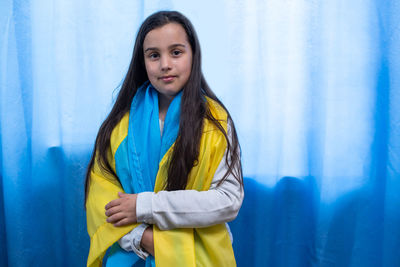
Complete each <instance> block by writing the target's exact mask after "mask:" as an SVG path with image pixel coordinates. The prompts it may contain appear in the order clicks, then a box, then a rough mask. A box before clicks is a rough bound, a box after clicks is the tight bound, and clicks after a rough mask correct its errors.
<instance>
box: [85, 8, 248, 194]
mask: <svg viewBox="0 0 400 267" xmlns="http://www.w3.org/2000/svg"><path fill="white" fill-rule="evenodd" d="M168 23H178V24H179V25H181V26H182V27H183V29H184V30H185V31H186V34H187V38H188V41H189V43H190V46H191V48H192V53H193V58H192V69H191V73H190V76H189V79H188V81H187V83H186V85H185V86H184V87H183V93H182V100H181V114H180V123H179V132H178V137H177V139H176V141H175V144H174V149H173V153H172V156H171V161H170V165H169V169H168V179H167V183H166V185H165V190H168V191H172V190H180V189H185V187H186V184H187V180H188V175H189V172H190V170H191V169H192V168H193V166H194V164H196V160H197V158H198V155H199V147H200V138H201V135H202V127H203V120H204V119H208V120H209V121H211V122H212V123H213V124H214V125H215V126H216V127H217V128H218V129H219V130H220V131H221V132H222V133H223V134H224V136H225V138H226V140H227V153H226V157H225V161H226V164H227V166H228V171H227V172H226V173H225V175H224V177H223V179H222V180H221V182H222V181H224V180H225V179H226V177H227V176H228V175H229V174H232V175H234V177H235V178H236V179H237V180H238V181H239V182H240V184H241V185H243V178H242V166H241V162H240V146H239V142H238V137H237V134H236V130H235V126H234V123H233V121H232V119H231V116H230V115H229V112H228V111H227V109H226V108H225V106H224V105H223V104H222V103H221V101H219V99H218V98H217V97H216V96H215V94H214V93H213V92H212V91H211V89H210V87H209V86H208V84H207V82H206V80H205V79H204V76H203V73H202V71H201V53H200V44H199V40H198V38H197V35H196V32H195V30H194V28H193V25H192V24H191V23H190V21H189V20H188V19H187V18H186V17H185V16H183V15H182V14H181V13H179V12H176V11H160V12H157V13H154V14H152V15H151V16H149V17H148V18H147V19H146V20H145V21H144V22H143V24H142V25H141V27H140V29H139V32H138V34H137V37H136V41H135V46H134V49H133V55H132V60H131V63H130V65H129V69H128V73H127V74H126V77H125V80H124V82H123V84H122V87H121V90H120V92H119V94H118V97H117V99H116V102H115V104H114V106H113V108H112V110H111V112H110V114H109V115H108V116H107V118H106V119H105V121H104V122H103V124H102V125H101V127H100V130H99V133H98V134H97V137H96V142H95V145H94V149H93V154H92V157H91V159H90V163H89V166H88V169H87V173H86V183H85V196H86V197H85V199H86V198H87V195H88V190H89V183H90V172H91V169H92V168H93V165H94V162H95V160H96V161H97V163H98V164H99V166H100V168H101V169H102V170H103V171H105V172H107V173H110V174H112V175H114V176H115V177H116V178H117V179H118V181H119V178H118V176H117V174H116V173H115V172H114V171H113V169H112V168H111V165H110V162H109V161H108V159H107V154H108V151H109V148H110V137H111V132H112V130H113V129H114V127H115V126H116V125H117V123H118V122H119V121H120V120H121V119H122V117H123V116H124V115H125V114H126V113H127V112H128V111H129V109H130V105H131V102H132V99H133V97H134V96H135V94H136V91H137V89H138V88H139V87H140V86H141V85H142V84H143V83H144V82H145V81H147V80H148V77H147V73H146V68H145V64H144V55H143V42H144V39H145V37H146V35H147V33H148V32H150V31H151V30H153V29H155V28H159V27H161V26H164V25H166V24H168ZM204 96H207V97H209V98H211V99H213V100H215V101H216V102H217V103H219V104H220V105H221V106H222V107H223V108H224V109H225V110H226V112H227V114H228V124H229V125H230V130H231V134H230V138H228V135H227V132H226V131H225V130H224V128H223V127H222V125H221V124H220V122H219V121H218V120H217V119H216V118H214V116H213V115H212V114H211V112H210V110H209V108H208V107H207V104H206V101H205V98H204ZM221 182H220V183H221Z"/></svg>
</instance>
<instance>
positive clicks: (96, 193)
mask: <svg viewBox="0 0 400 267" xmlns="http://www.w3.org/2000/svg"><path fill="white" fill-rule="evenodd" d="M181 94H182V92H181V93H179V94H178V95H177V96H175V98H174V100H173V101H172V102H171V104H170V106H169V108H168V111H167V115H166V118H165V122H164V129H163V135H162V136H161V135H160V128H159V120H158V94H157V91H156V90H155V89H154V88H153V87H152V86H151V84H150V83H149V82H146V83H145V84H144V85H143V86H142V87H140V88H139V89H138V91H137V93H136V95H135V97H134V99H133V101H132V105H131V109H130V112H129V113H127V114H125V116H124V117H123V118H122V119H121V121H120V122H119V123H118V124H117V126H116V127H115V128H114V130H113V131H112V134H111V140H110V147H109V151H108V159H109V162H110V164H111V167H112V168H113V170H114V172H115V173H116V174H117V175H118V178H119V180H120V181H121V184H120V183H119V182H118V180H117V179H116V178H115V177H114V176H112V175H111V174H109V173H107V172H105V171H103V170H102V169H101V168H100V166H99V165H98V163H97V161H95V163H94V166H93V168H92V170H91V177H90V178H91V179H90V184H89V192H88V197H87V201H86V215H87V229H88V233H89V236H90V250H89V256H88V260H87V266H90V267H92V266H102V263H103V258H104V256H105V254H106V252H107V256H106V257H107V266H132V265H133V264H135V263H136V262H138V261H141V259H140V258H139V257H138V256H137V255H136V254H135V253H133V252H125V251H124V250H123V249H122V248H120V247H119V245H118V243H116V242H117V241H118V240H119V239H120V238H121V237H122V236H124V235H125V234H127V233H128V232H130V231H131V230H132V229H133V228H135V227H136V226H137V225H138V224H131V225H127V226H123V227H114V226H113V225H112V224H110V223H107V222H106V219H107V216H106V215H105V209H104V207H105V205H106V204H107V203H108V202H110V201H111V200H114V199H116V198H118V192H126V193H129V194H137V193H140V192H144V191H154V192H159V191H161V190H163V189H164V188H165V184H166V180H167V174H168V167H169V161H170V157H171V155H172V152H173V149H174V142H175V140H176V137H177V134H178V130H179V118H180V102H181ZM206 101H207V106H208V108H209V109H210V111H211V113H212V114H213V116H214V117H215V118H216V119H217V120H218V121H219V122H220V123H221V125H222V127H223V128H224V129H225V131H226V129H227V113H226V111H225V110H224V109H223V108H222V107H221V106H220V105H219V104H218V103H217V102H215V101H214V100H212V99H210V98H206ZM226 146H227V144H226V139H225V136H224V135H223V134H222V133H221V131H220V130H219V129H218V128H217V127H216V126H215V125H214V124H213V123H212V122H210V121H208V120H207V119H204V122H203V129H202V136H201V140H200V149H199V157H198V162H197V164H195V166H194V167H193V168H192V170H191V172H190V174H189V177H188V183H187V186H186V189H188V190H189V189H192V190H197V191H205V190H208V189H209V188H210V185H211V182H212V179H213V177H214V174H215V171H216V169H217V167H218V165H219V163H220V162H221V160H223V159H222V158H223V155H224V153H225V150H226ZM153 239H154V252H155V257H152V256H149V257H148V258H147V260H146V266H154V265H155V266H157V267H164V266H165V267H169V266H176V267H180V266H182V267H184V266H185V267H195V266H221V267H223V266H226V267H231V266H236V263H235V258H234V254H233V249H232V245H231V241H230V238H229V234H228V231H227V229H226V226H225V224H218V225H214V226H210V227H205V228H177V229H173V230H166V231H162V230H160V229H158V227H157V226H156V225H154V226H153Z"/></svg>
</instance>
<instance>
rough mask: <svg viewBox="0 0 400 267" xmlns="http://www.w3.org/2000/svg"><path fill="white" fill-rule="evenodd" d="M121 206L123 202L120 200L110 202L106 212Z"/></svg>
mask: <svg viewBox="0 0 400 267" xmlns="http://www.w3.org/2000/svg"><path fill="white" fill-rule="evenodd" d="M119 204H121V200H120V199H119V198H117V199H114V200H111V201H110V202H108V204H107V205H106V206H105V207H104V208H105V209H106V210H107V209H110V208H112V207H115V206H118V205H119Z"/></svg>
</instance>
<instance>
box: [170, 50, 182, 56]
mask: <svg viewBox="0 0 400 267" xmlns="http://www.w3.org/2000/svg"><path fill="white" fill-rule="evenodd" d="M180 54H182V51H180V50H174V51H172V55H173V56H179V55H180Z"/></svg>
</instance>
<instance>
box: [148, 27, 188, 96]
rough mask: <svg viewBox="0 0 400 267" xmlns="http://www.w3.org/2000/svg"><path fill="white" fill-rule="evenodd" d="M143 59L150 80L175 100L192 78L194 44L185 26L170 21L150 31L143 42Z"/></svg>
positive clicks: (161, 92)
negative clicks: (191, 42)
mask: <svg viewBox="0 0 400 267" xmlns="http://www.w3.org/2000/svg"><path fill="white" fill-rule="evenodd" d="M143 53H144V63H145V66H146V72H147V76H148V77H149V80H150V82H151V84H152V85H153V86H154V87H155V88H156V89H157V91H158V92H159V94H160V95H162V96H163V97H166V98H167V99H170V100H172V99H173V98H174V96H175V95H176V94H177V93H179V92H180V91H181V90H182V87H183V86H184V85H185V84H186V82H187V81H188V79H189V76H190V71H191V68H192V48H191V46H190V44H189V42H188V40H187V35H186V32H185V30H184V29H183V27H182V26H181V25H180V24H178V23H168V24H165V25H164V26H162V27H159V28H156V29H153V30H151V31H150V32H149V33H147V35H146V37H145V38H144V42H143Z"/></svg>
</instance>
